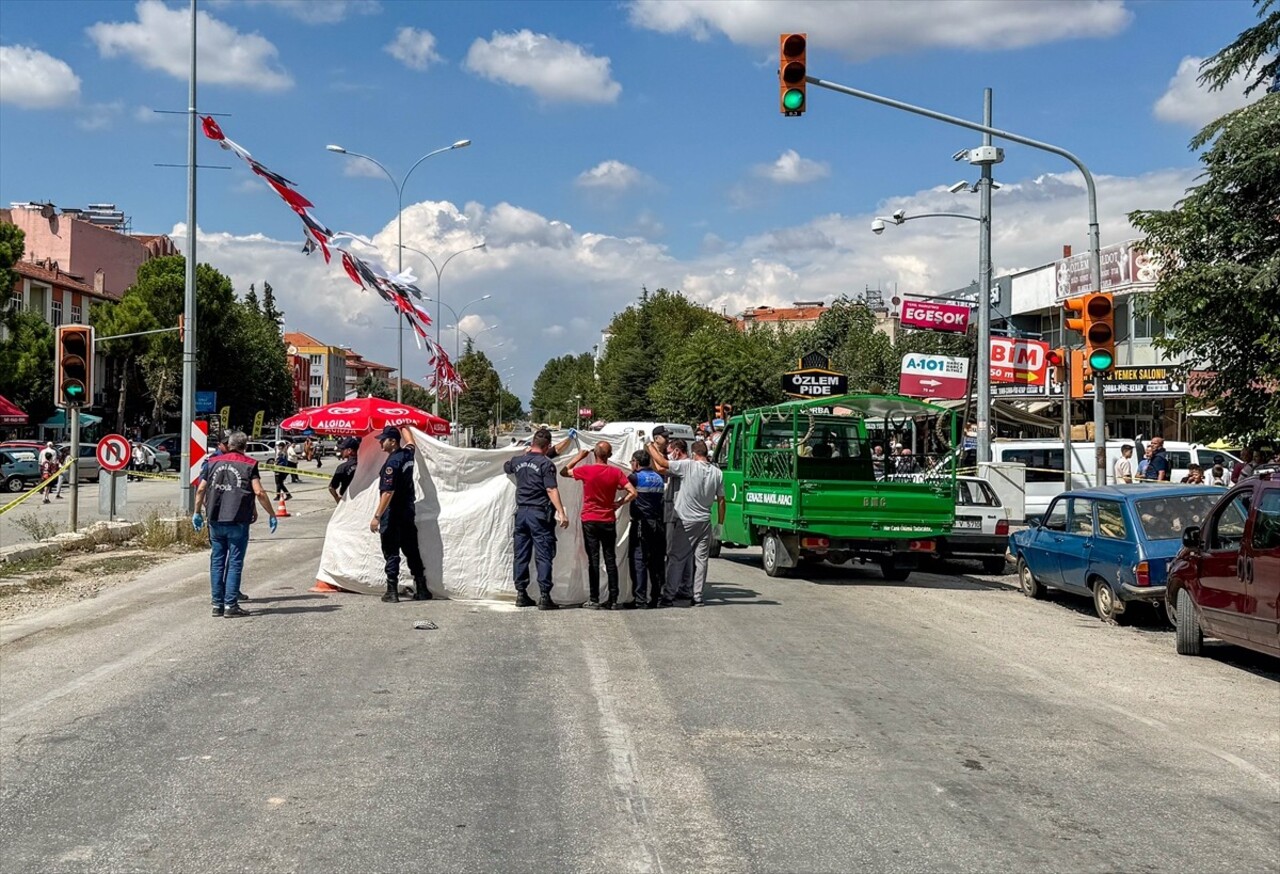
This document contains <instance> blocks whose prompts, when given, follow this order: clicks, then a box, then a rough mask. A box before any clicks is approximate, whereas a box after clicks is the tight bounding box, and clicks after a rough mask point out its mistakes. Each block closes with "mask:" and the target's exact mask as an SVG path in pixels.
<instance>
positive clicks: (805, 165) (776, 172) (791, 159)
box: [752, 149, 831, 185]
mask: <svg viewBox="0 0 1280 874" xmlns="http://www.w3.org/2000/svg"><path fill="white" fill-rule="evenodd" d="M752 172H753V173H755V175H757V176H760V177H763V178H765V179H768V180H770V181H771V182H776V183H778V184H779V185H803V184H804V183H806V182H816V181H818V180H819V179H825V178H827V177H828V176H830V175H831V167H830V165H828V164H827V163H826V162H824V161H811V160H810V159H808V158H801V157H800V154H799V153H798V152H796V150H795V149H787V150H786V151H785V152H783V153H782V154H781V155H780V156H779V157H778V160H776V161H774V162H773V163H772V164H757V165H756V166H755V167H753V168H752Z"/></svg>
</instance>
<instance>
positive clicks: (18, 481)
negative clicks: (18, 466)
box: [4, 476, 22, 492]
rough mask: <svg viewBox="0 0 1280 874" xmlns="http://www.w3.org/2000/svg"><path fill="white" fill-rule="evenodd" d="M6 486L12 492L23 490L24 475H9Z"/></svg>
mask: <svg viewBox="0 0 1280 874" xmlns="http://www.w3.org/2000/svg"><path fill="white" fill-rule="evenodd" d="M4 486H5V488H7V489H8V490H9V491H11V492H20V491H22V477H20V476H11V477H9V478H8V479H7V480H5V483H4Z"/></svg>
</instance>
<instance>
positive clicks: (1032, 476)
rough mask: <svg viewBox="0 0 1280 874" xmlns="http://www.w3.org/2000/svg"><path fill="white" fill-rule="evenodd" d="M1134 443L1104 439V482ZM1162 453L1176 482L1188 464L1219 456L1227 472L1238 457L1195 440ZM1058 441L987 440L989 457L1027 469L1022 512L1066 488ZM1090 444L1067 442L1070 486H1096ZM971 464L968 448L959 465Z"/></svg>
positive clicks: (1035, 509)
mask: <svg viewBox="0 0 1280 874" xmlns="http://www.w3.org/2000/svg"><path fill="white" fill-rule="evenodd" d="M1133 445H1135V443H1134V441H1133V440H1108V441H1107V443H1106V450H1107V483H1108V484H1111V483H1112V482H1113V477H1114V473H1113V472H1114V470H1115V464H1116V461H1117V459H1119V458H1120V457H1121V455H1120V448H1121V447H1122V446H1133ZM1164 449H1165V454H1166V455H1167V456H1168V458H1169V465H1170V467H1172V469H1173V475H1172V476H1171V477H1170V480H1171V481H1172V482H1175V483H1176V482H1178V481H1179V480H1181V479H1182V478H1183V477H1184V476H1186V475H1187V473H1188V469H1189V468H1190V466H1191V464H1192V463H1193V462H1194V463H1195V464H1199V465H1200V466H1201V467H1202V468H1204V469H1205V471H1206V472H1207V471H1209V470H1212V469H1213V465H1214V464H1215V462H1216V460H1217V459H1219V458H1220V459H1221V462H1222V466H1223V468H1224V469H1225V471H1226V472H1227V473H1228V474H1230V473H1231V468H1232V466H1233V465H1234V464H1235V463H1236V462H1237V461H1238V460H1239V459H1237V458H1236V457H1235V456H1234V455H1232V454H1231V453H1230V452H1225V451H1223V450H1221V449H1209V448H1208V447H1207V446H1203V445H1201V444H1199V443H1181V442H1177V441H1172V440H1166V441H1165V444H1164ZM1062 454H1063V450H1062V441H1061V440H1053V439H1047V440H1035V439H1031V440H1005V439H999V438H997V439H995V440H992V441H991V460H992V461H993V462H1003V463H1006V464H1009V463H1014V464H1023V465H1025V466H1026V468H1027V479H1026V483H1027V484H1026V514H1027V517H1028V518H1030V517H1032V516H1040V515H1042V514H1043V513H1044V512H1045V510H1047V509H1049V502H1050V501H1052V500H1053V499H1054V498H1055V497H1057V496H1058V495H1060V494H1062V493H1063V492H1064V491H1066V490H1067V489H1066V487H1065V486H1064V484H1063V480H1064V477H1063V474H1062ZM1094 457H1095V456H1094V446H1093V442H1092V441H1088V442H1083V441H1082V442H1078V443H1075V442H1073V443H1072V444H1071V487H1072V488H1077V489H1080V488H1087V487H1088V486H1092V485H1097V481H1098V477H1097V470H1096V464H1095V462H1094ZM1141 458H1142V456H1141V454H1139V453H1138V452H1137V451H1136V450H1135V451H1134V454H1133V467H1134V471H1135V472H1136V471H1137V469H1138V462H1139V461H1140V460H1141ZM972 466H973V452H972V450H971V451H969V452H968V453H966V458H965V460H964V462H963V463H962V465H961V467H972Z"/></svg>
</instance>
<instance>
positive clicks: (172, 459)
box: [146, 434, 182, 470]
mask: <svg viewBox="0 0 1280 874" xmlns="http://www.w3.org/2000/svg"><path fill="white" fill-rule="evenodd" d="M146 444H147V445H148V446H150V447H151V448H152V449H158V450H163V451H165V452H167V453H168V454H169V464H168V467H169V469H170V470H177V469H178V468H179V467H180V466H181V465H182V453H181V452H179V451H178V447H179V446H180V445H181V444H182V435H181V434H157V435H156V436H154V437H152V438H150V439H148V440H147V441H146Z"/></svg>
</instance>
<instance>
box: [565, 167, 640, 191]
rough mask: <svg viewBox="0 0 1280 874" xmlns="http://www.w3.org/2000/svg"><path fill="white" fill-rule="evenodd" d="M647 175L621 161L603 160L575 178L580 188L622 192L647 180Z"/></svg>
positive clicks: (575, 182)
mask: <svg viewBox="0 0 1280 874" xmlns="http://www.w3.org/2000/svg"><path fill="white" fill-rule="evenodd" d="M645 179H646V177H645V175H644V174H643V173H641V172H640V171H639V170H637V169H636V168H635V167H632V166H631V165H630V164H624V163H622V162H621V161H614V160H609V161H601V162H600V163H599V164H596V165H595V166H594V167H592V168H591V169H590V170H583V171H582V172H581V173H579V174H578V178H577V179H576V180H574V183H573V184H574V185H577V186H578V187H579V188H595V189H603V190H605V191H613V192H622V191H626V190H628V189H631V188H635V187H636V186H637V185H640V184H642V183H643V182H645Z"/></svg>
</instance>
